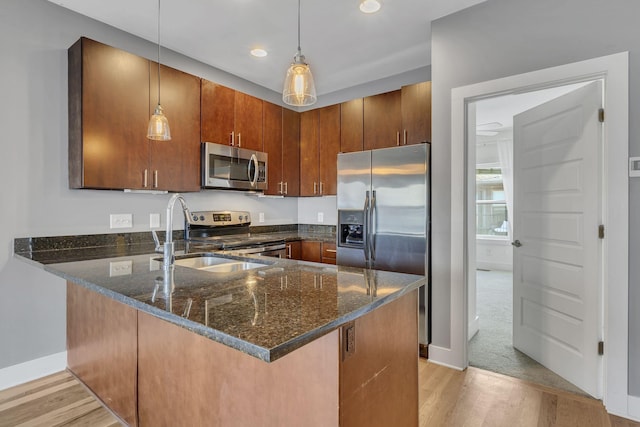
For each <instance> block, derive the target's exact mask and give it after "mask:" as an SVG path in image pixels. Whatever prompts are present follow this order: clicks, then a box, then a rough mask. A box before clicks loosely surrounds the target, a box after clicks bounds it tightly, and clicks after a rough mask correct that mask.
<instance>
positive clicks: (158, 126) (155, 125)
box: [147, 0, 171, 141]
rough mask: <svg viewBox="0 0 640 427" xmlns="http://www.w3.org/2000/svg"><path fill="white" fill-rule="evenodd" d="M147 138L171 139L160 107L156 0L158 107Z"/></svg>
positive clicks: (167, 122) (167, 121)
mask: <svg viewBox="0 0 640 427" xmlns="http://www.w3.org/2000/svg"><path fill="white" fill-rule="evenodd" d="M147 138H149V139H153V140H155V141H169V140H170V139H171V131H170V130H169V120H167V117H166V116H165V115H164V113H163V112H162V106H161V105H160V0H158V105H156V109H155V111H154V112H153V115H152V116H151V119H150V120H149V127H148V128H147Z"/></svg>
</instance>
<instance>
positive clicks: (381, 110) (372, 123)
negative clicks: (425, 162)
mask: <svg viewBox="0 0 640 427" xmlns="http://www.w3.org/2000/svg"><path fill="white" fill-rule="evenodd" d="M400 97H401V93H400V90H395V91H392V92H387V93H381V94H379V95H374V96H367V97H366V98H364V101H363V102H364V103H363V112H364V113H363V114H364V119H363V120H364V130H363V135H364V149H365V150H373V149H376V148H385V147H394V146H396V145H400V133H401V132H400V130H401V128H402V111H401V99H400Z"/></svg>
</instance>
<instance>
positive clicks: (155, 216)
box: [149, 213, 160, 228]
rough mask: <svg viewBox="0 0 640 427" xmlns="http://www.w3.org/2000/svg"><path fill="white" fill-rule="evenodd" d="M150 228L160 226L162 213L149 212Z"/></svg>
mask: <svg viewBox="0 0 640 427" xmlns="http://www.w3.org/2000/svg"><path fill="white" fill-rule="evenodd" d="M149 228H160V214H159V213H151V214H149Z"/></svg>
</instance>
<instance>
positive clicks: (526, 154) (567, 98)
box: [513, 81, 602, 397]
mask: <svg viewBox="0 0 640 427" xmlns="http://www.w3.org/2000/svg"><path fill="white" fill-rule="evenodd" d="M601 106H602V83H601V82H600V81H595V82H592V83H589V84H588V85H586V86H583V87H581V88H579V89H577V90H575V91H573V92H570V93H568V94H566V95H563V96H561V97H559V98H556V99H554V100H551V101H549V102H547V103H545V104H542V105H540V106H537V107H535V108H533V109H531V110H528V111H525V112H523V113H521V114H519V115H517V116H515V117H514V122H513V123H514V125H513V129H514V215H513V220H514V240H516V241H515V242H514V243H515V247H514V253H513V261H514V263H513V282H514V283H513V286H514V288H513V345H514V346H515V347H516V348H517V349H518V350H520V351H522V352H523V353H525V354H527V355H528V356H530V357H531V358H533V359H535V360H537V361H538V362H539V363H541V364H542V365H544V366H546V367H547V368H549V369H551V370H552V371H554V372H556V373H557V374H558V375H560V376H562V377H564V378H565V379H567V380H568V381H570V382H572V383H573V384H575V385H576V386H578V387H580V388H581V389H583V390H584V391H586V392H587V393H589V394H591V395H593V396H595V397H601V395H602V391H601V378H602V374H601V369H602V367H601V358H600V356H598V353H597V345H598V341H600V339H601V336H602V333H601V331H602V326H601V322H602V320H601V319H602V314H601V296H600V295H601V280H600V276H601V273H602V271H601V240H600V239H599V238H598V226H599V224H600V220H601V215H600V212H601V207H600V192H601V190H600V188H601V187H600V182H601V179H600V176H601V170H600V164H601V160H600V157H601V156H600V152H601V145H602V143H601V141H602V124H601V123H600V121H599V119H598V110H599V109H600V108H601ZM518 243H520V244H521V246H518Z"/></svg>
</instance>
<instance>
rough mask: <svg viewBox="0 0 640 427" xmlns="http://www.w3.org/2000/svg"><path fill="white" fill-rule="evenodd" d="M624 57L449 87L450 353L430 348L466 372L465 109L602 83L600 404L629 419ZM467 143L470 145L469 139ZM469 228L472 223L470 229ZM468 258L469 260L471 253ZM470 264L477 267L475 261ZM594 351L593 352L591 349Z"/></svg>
mask: <svg viewBox="0 0 640 427" xmlns="http://www.w3.org/2000/svg"><path fill="white" fill-rule="evenodd" d="M628 56H629V55H628V52H622V53H617V54H613V55H608V56H604V57H600V58H594V59H589V60H586V61H580V62H576V63H571V64H566V65H561V66H557V67H552V68H547V69H543V70H538V71H533V72H529V73H524V74H519V75H514V76H509V77H504V78H500V79H496V80H491V81H486V82H481V83H476V84H472V85H469V86H463V87H459V88H454V89H452V91H451V196H452V197H451V313H452V315H451V324H450V332H451V334H450V338H451V341H450V348H448V349H447V348H441V347H440V348H433V349H432V348H430V351H429V352H430V357H432V358H433V359H434V360H435V361H436V362H438V363H442V364H445V365H449V366H454V367H458V368H460V369H465V368H466V367H467V365H468V355H467V344H468V343H467V337H468V335H467V328H468V304H467V302H468V280H469V272H470V268H469V267H470V262H469V261H470V259H471V258H470V256H469V255H470V251H471V252H472V251H473V250H474V249H472V248H471V246H472V245H470V244H469V235H468V230H469V228H470V227H469V222H470V221H473V219H474V218H475V215H474V216H473V217H472V216H471V215H469V212H470V207H473V206H475V191H469V190H468V189H472V188H474V186H475V173H474V171H475V165H472V164H471V163H470V161H469V160H474V158H475V147H474V146H471V145H470V144H469V139H470V138H467V135H466V133H467V120H468V117H467V114H468V113H467V106H468V105H469V104H470V103H473V102H474V101H477V100H480V99H484V98H490V97H495V96H500V95H507V94H510V93H518V92H529V91H533V90H538V89H544V88H548V87H553V86H561V85H564V84H568V83H576V82H580V81H587V80H595V79H603V80H604V87H605V97H604V108H605V125H604V138H603V141H604V165H603V199H602V205H603V221H604V224H605V226H606V237H605V239H604V241H603V264H604V265H603V273H602V278H601V279H602V281H603V283H604V286H603V295H602V302H603V314H604V316H603V320H604V325H603V326H604V331H603V336H604V337H605V340H606V341H605V342H606V350H605V354H604V361H603V362H604V364H603V365H604V369H603V375H604V389H603V402H604V404H605V406H606V408H607V410H608V411H609V412H610V413H613V414H618V415H621V416H624V417H627V418H632V417H631V415H630V413H629V409H630V403H631V402H632V401H633V399H634V398H633V396H629V394H628V336H629V333H628V319H629V317H628V291H629V283H628V281H629V277H628V272H629V269H628V254H629V249H628V245H629V242H628V228H629V225H628V218H629V214H628V205H629V195H628V194H629V193H628V188H629V182H628V172H627V168H626V165H627V164H628V152H629V131H628V128H629V125H628V123H629V59H628ZM471 139H472V138H471ZM472 225H473V224H472ZM474 241H475V238H474ZM472 254H473V253H472ZM474 261H475V260H474ZM594 351H595V348H594Z"/></svg>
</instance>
